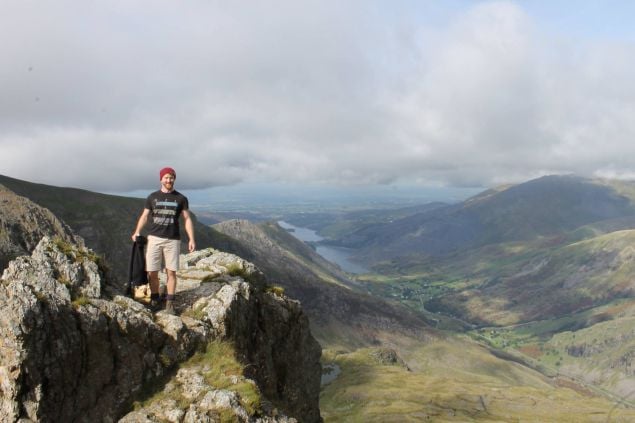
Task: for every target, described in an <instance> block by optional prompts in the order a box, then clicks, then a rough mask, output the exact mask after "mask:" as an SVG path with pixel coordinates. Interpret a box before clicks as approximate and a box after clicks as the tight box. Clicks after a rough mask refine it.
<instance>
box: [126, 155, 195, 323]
mask: <svg viewBox="0 0 635 423" xmlns="http://www.w3.org/2000/svg"><path fill="white" fill-rule="evenodd" d="M159 179H160V181H161V189H160V190H158V191H155V192H153V193H152V194H150V195H149V196H148V198H147V199H146V203H145V208H144V209H143V213H141V217H139V221H138V222H137V227H136V229H135V231H134V233H133V234H132V240H133V241H134V240H135V239H136V237H137V236H139V235H140V234H141V230H142V229H143V228H144V227H145V226H146V224H147V223H148V221H149V220H150V218H151V220H150V231H149V232H148V245H147V249H146V270H147V271H148V279H149V280H150V308H151V309H152V310H153V311H156V310H158V309H159V307H160V301H159V271H160V270H161V267H162V266H161V265H162V263H165V268H166V271H167V278H168V281H167V296H166V302H165V311H166V312H168V313H169V314H174V294H175V292H176V271H177V270H179V254H180V249H181V233H180V228H179V217H180V216H181V215H182V216H183V221H184V222H185V232H187V236H188V238H189V244H188V249H189V251H190V252H192V251H194V250H195V249H196V241H195V240H194V223H193V221H192V218H191V216H190V212H189V204H188V201H187V197H185V196H184V195H182V194H180V193H179V192H178V191H176V190H175V189H174V181H175V180H176V172H175V171H174V169H172V168H171V167H165V168H163V169H161V171H160V172H159Z"/></svg>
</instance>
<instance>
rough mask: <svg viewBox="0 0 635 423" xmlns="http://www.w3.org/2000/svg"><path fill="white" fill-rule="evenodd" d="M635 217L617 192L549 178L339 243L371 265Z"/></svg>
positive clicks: (581, 180) (597, 185)
mask: <svg viewBox="0 0 635 423" xmlns="http://www.w3.org/2000/svg"><path fill="white" fill-rule="evenodd" d="M632 216H635V206H634V204H633V202H632V201H631V199H630V198H628V197H627V196H625V195H623V194H622V193H620V192H618V191H617V190H616V189H615V188H614V187H612V186H610V185H607V184H602V183H600V182H598V181H593V180H589V179H584V178H579V177H574V176H545V177H542V178H539V179H536V180H533V181H529V182H526V183H523V184H518V185H514V186H511V187H505V188H503V189H501V190H489V191H486V192H484V193H482V194H480V195H478V196H476V197H473V198H471V199H468V200H467V201H464V202H463V203H460V204H457V205H452V206H448V207H443V208H438V209H434V210H431V211H429V212H424V213H419V214H416V215H414V216H409V217H406V218H403V219H400V220H397V221H394V222H391V223H386V224H379V225H373V226H371V227H368V228H365V229H361V230H359V231H356V232H354V233H352V234H349V235H347V236H345V237H344V238H341V239H338V240H337V243H338V244H339V245H343V246H347V247H351V248H357V249H359V250H360V253H359V257H360V258H362V259H364V260H365V261H366V262H367V263H378V262H380V261H382V260H385V259H387V258H394V257H400V256H408V255H432V256H440V255H445V254H449V253H452V252H456V251H464V250H470V249H474V248H478V247H482V246H484V245H488V244H495V243H501V242H511V241H530V240H535V239H537V238H539V237H543V236H553V235H556V234H562V233H566V232H568V231H572V230H574V229H576V228H578V227H581V226H584V225H589V224H592V223H594V222H599V221H606V220H610V219H618V218H624V217H632Z"/></svg>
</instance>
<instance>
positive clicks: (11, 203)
mask: <svg viewBox="0 0 635 423" xmlns="http://www.w3.org/2000/svg"><path fill="white" fill-rule="evenodd" d="M43 236H50V237H58V238H60V239H63V240H65V241H69V242H75V243H82V241H81V240H80V239H79V238H76V237H75V236H74V235H73V233H72V231H71V229H70V228H69V227H68V226H67V225H66V224H65V223H63V222H62V221H60V220H59V219H58V218H57V217H55V216H54V215H53V213H51V212H50V211H49V210H47V209H45V208H43V207H40V206H38V205H37V204H35V203H33V202H32V201H30V200H29V199H27V198H25V197H21V196H19V195H17V194H15V193H13V192H12V191H10V190H8V189H7V188H5V187H4V186H3V185H0V271H1V270H2V269H4V268H5V267H6V266H7V264H8V263H9V261H11V260H13V259H14V258H16V257H18V256H21V255H24V254H31V251H33V249H34V248H35V246H36V245H37V244H38V242H40V239H42V237H43Z"/></svg>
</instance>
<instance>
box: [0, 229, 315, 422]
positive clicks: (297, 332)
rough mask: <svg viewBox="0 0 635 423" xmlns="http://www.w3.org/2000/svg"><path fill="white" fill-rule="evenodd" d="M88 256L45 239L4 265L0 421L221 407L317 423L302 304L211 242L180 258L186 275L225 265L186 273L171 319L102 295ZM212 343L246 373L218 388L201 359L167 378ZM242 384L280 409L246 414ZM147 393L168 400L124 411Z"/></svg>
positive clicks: (208, 416) (103, 418)
mask: <svg viewBox="0 0 635 423" xmlns="http://www.w3.org/2000/svg"><path fill="white" fill-rule="evenodd" d="M93 257H94V256H93V255H92V254H91V252H90V251H88V250H86V249H83V248H81V247H72V248H68V246H66V245H60V244H59V243H56V242H55V241H51V240H50V239H48V238H44V239H43V240H42V241H41V242H40V243H39V244H38V245H37V247H36V248H35V250H34V252H33V254H32V255H31V257H20V258H18V259H16V260H14V261H13V262H11V263H10V264H9V266H8V267H7V269H6V270H5V271H4V273H3V275H2V279H0V309H1V310H2V313H1V314H0V421H3V422H5V421H6V422H17V421H77V422H84V421H85V422H114V421H117V420H119V419H120V421H124V422H150V421H153V422H154V421H174V422H182V421H196V422H201V421H218V420H219V416H220V415H221V414H222V413H230V414H231V415H232V416H234V417H233V418H234V419H236V420H237V421H262V422H269V421H271V422H274V421H281V422H286V421H289V422H291V421H295V419H294V418H297V419H299V420H300V421H303V422H318V421H321V417H320V414H319V408H318V401H319V388H320V373H321V370H320V364H319V359H320V353H321V350H320V346H319V344H318V343H317V342H316V341H315V339H314V338H313V337H312V335H311V333H310V331H309V326H308V320H307V318H306V316H305V315H304V313H303V312H302V309H301V308H300V306H299V303H297V302H296V301H292V300H289V299H287V298H285V297H283V296H277V295H273V294H269V293H268V292H267V291H266V289H265V287H266V280H265V279H264V276H263V275H262V273H260V272H259V271H258V269H256V268H255V267H254V266H253V265H252V264H251V263H248V262H245V261H244V260H242V259H241V258H239V257H236V256H232V255H229V254H226V253H220V252H218V251H216V250H212V249H209V250H203V251H198V252H196V253H194V254H193V255H188V256H184V257H183V262H185V263H191V265H190V266H191V267H190V268H188V269H184V270H183V271H182V272H181V275H182V276H184V277H185V276H187V272H188V271H193V272H194V271H195V272H198V273H197V275H199V276H200V272H201V271H204V270H205V269H206V268H209V272H210V275H211V274H214V275H216V273H217V271H218V269H219V268H222V269H223V270H222V272H221V274H220V277H219V280H220V281H218V280H216V281H215V282H211V283H210V282H204V281H203V279H205V278H202V279H201V278H199V279H198V282H192V281H194V280H195V279H194V278H192V279H191V280H190V282H191V283H189V284H187V286H186V287H182V288H184V290H181V291H180V292H179V293H178V296H177V301H176V302H177V307H176V310H177V314H178V315H177V316H171V315H168V314H167V313H164V312H158V313H156V314H154V315H153V314H152V313H150V312H149V311H148V310H147V309H146V308H145V307H144V306H143V305H142V304H140V303H138V302H136V301H134V300H132V299H130V298H127V297H121V296H115V297H114V298H112V299H111V300H110V299H106V298H104V297H103V296H102V295H101V287H102V286H103V284H104V279H103V275H102V274H101V273H100V272H99V268H98V267H97V265H96V263H95V262H94V261H93ZM231 269H233V270H234V271H235V272H236V274H234V275H231V274H230V271H231ZM215 277H216V276H215ZM246 279H249V280H250V282H246ZM215 339H216V340H223V341H229V342H231V343H232V345H234V348H235V351H236V354H237V355H238V357H237V359H238V360H239V361H240V362H241V363H243V365H244V366H245V370H244V375H234V376H232V378H231V379H230V382H229V386H226V387H222V388H218V387H214V386H210V385H209V384H208V383H207V382H206V379H205V377H204V375H205V372H206V371H208V369H207V370H206V367H205V365H204V363H203V364H202V365H200V366H198V367H194V368H188V369H181V370H179V371H178V372H176V374H174V375H173V376H171V375H172V374H173V373H172V372H173V371H174V369H175V368H176V365H177V364H178V363H181V362H183V361H185V360H187V359H188V358H189V357H191V356H192V355H193V354H194V353H195V352H196V351H197V350H199V349H200V348H201V347H203V346H205V345H207V344H208V343H209V342H211V341H212V340H215ZM245 383H250V384H253V385H254V386H257V388H258V391H259V392H260V393H261V395H262V398H263V402H265V403H267V404H269V403H274V404H276V407H278V408H279V409H280V412H274V410H273V408H271V409H269V408H268V409H265V408H264V407H263V410H261V411H260V414H259V416H258V417H255V416H252V415H249V412H248V411H247V410H246V409H245V408H244V407H243V406H242V405H241V398H240V394H239V393H238V391H232V386H233V385H236V386H238V385H240V384H243V385H244V384H245ZM148 388H152V389H154V390H155V391H163V392H164V393H165V395H163V396H162V397H159V398H158V399H157V400H155V401H152V402H151V403H149V404H146V405H144V406H143V407H142V408H140V409H138V410H135V411H131V404H132V402H133V401H134V400H136V399H138V398H141V397H143V396H141V397H140V395H141V393H142V392H143V391H144V390H147V389H148ZM179 398H180V400H177V399H179ZM223 410H224V411H223ZM287 416H293V417H287Z"/></svg>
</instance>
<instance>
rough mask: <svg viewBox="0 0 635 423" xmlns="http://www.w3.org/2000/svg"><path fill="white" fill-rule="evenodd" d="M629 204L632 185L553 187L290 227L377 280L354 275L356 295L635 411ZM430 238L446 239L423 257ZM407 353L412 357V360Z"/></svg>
mask: <svg viewBox="0 0 635 423" xmlns="http://www.w3.org/2000/svg"><path fill="white" fill-rule="evenodd" d="M522 185H525V186H522ZM506 191H516V192H511V193H510V192H506ZM563 192H564V193H565V194H566V195H565V194H563ZM632 192H633V186H632V185H629V184H627V183H624V182H619V183H618V182H613V181H600V180H593V181H591V180H583V179H578V178H573V177H548V178H542V180H537V181H530V182H528V183H526V184H521V186H519V187H504V188H502V189H500V190H492V191H490V192H486V193H483V194H480V195H477V196H476V197H475V198H471V199H468V200H467V201H465V202H463V203H460V204H455V205H434V206H431V207H430V209H429V210H423V211H422V210H416V209H409V210H400V211H399V212H393V215H392V216H390V214H389V213H387V212H386V211H375V212H374V213H371V212H365V213H364V214H362V215H360V213H359V212H357V213H356V214H357V217H358V220H355V219H354V218H352V217H351V214H346V215H343V216H342V215H339V216H337V215H332V216H331V220H330V221H329V219H328V218H327V217H326V216H324V215H323V214H321V215H317V216H316V217H315V220H314V221H313V222H312V221H311V217H310V215H307V214H304V215H302V216H291V217H285V219H287V220H289V221H291V222H294V223H295V224H303V225H306V226H307V227H311V228H314V229H316V230H317V233H318V234H320V235H322V236H324V237H325V238H327V243H330V244H332V245H346V246H348V247H349V248H352V249H353V251H355V253H354V254H353V259H357V260H358V261H359V262H361V263H363V264H364V265H366V266H368V267H369V268H371V269H372V271H371V272H367V273H365V274H351V275H350V276H351V278H352V279H354V280H355V281H357V282H358V283H359V284H360V285H357V287H358V289H361V290H362V291H364V292H366V293H370V294H371V295H373V296H376V297H379V298H384V299H387V300H389V301H390V302H392V303H394V304H401V305H405V306H407V307H409V308H411V309H412V310H414V311H416V312H417V313H418V314H420V315H421V316H425V317H426V319H427V321H429V322H432V326H433V327H434V328H435V329H437V330H440V331H441V332H442V333H445V334H455V335H456V334H462V335H460V336H461V337H468V338H469V339H471V340H473V341H474V342H476V343H477V345H481V346H483V347H485V348H487V349H488V350H489V351H490V353H492V354H494V355H495V356H496V357H498V358H499V359H503V360H506V361H512V362H517V363H520V364H522V365H523V366H524V367H525V368H526V369H529V370H532V371H536V372H538V373H539V374H541V375H542V376H543V377H545V378H547V379H548V380H549V381H550V383H554V384H556V385H559V386H568V387H569V388H571V387H573V388H574V390H577V391H578V392H586V394H587V395H592V396H600V397H603V398H605V399H609V400H610V401H613V402H614V403H615V404H620V406H629V407H631V406H635V397H634V396H633V392H635V390H634V388H635V377H634V374H635V372H633V371H632V370H631V363H632V359H633V356H634V355H635V353H634V352H633V351H635V344H633V337H634V335H633V334H634V333H635V329H634V325H633V323H634V319H633V316H634V313H635V301H634V300H633V299H632V298H633V297H634V294H635V267H634V266H635V255H634V252H635V248H634V246H635V231H633V230H632V229H631V228H633V227H634V226H635V219H634V213H633V195H632ZM501 197H503V198H501ZM532 197H533V198H532ZM534 203H536V204H540V207H539V208H535V207H532V204H534ZM474 208H476V209H477V211H476V212H474V211H473V210H472V209H474ZM501 209H503V210H506V213H509V215H506V214H504V213H502V212H501V211H500V210H501ZM378 215H380V216H381V215H383V218H378ZM395 215H399V216H398V217H396V218H395ZM360 216H364V217H365V218H360ZM466 216H471V217H469V218H466ZM474 216H480V217H478V218H475V217H474ZM497 216H498V217H497ZM514 216H515V217H514ZM457 227H459V228H461V232H462V233H463V235H461V236H460V237H455V234H456V233H457V232H456V231H455V229H453V228H457ZM386 234H393V235H391V236H387V235H386ZM394 234H399V236H397V235H394ZM430 234H433V235H434V236H435V237H440V238H442V239H441V240H439V239H435V240H434V241H433V242H432V243H430V244H431V245H430V244H427V245H423V244H425V243H426V240H428V239H429V237H432V236H433V235H430ZM466 234H467V235H466ZM475 234H476V235H475ZM322 242H324V241H322ZM390 243H392V244H394V246H391V247H386V244H390ZM402 246H413V248H405V247H403V248H402ZM399 248H402V250H399ZM394 249H397V250H399V251H404V252H403V253H400V254H396V253H395V251H394ZM453 336H454V335H453ZM468 338H463V339H468ZM463 348H465V346H464V345H463ZM415 349H416V348H415ZM399 351H400V353H401V354H402V356H408V355H409V353H412V351H413V349H410V348H405V349H399ZM352 354H355V353H352ZM450 354H457V352H453V353H450ZM327 356H328V354H327ZM337 356H338V355H337V354H335V355H334V357H337ZM415 356H416V354H415V355H410V357H415ZM417 362H419V360H417V359H415V360H414V362H412V361H408V363H409V365H412V363H417ZM414 367H416V366H414ZM343 373H346V369H345V367H344V371H343ZM336 384H337V382H336ZM331 389H333V390H335V389H336V388H334V387H329V388H327V389H326V390H325V392H328V391H329V390H331ZM510 389H511V387H510ZM324 395H326V394H324ZM585 415H586V414H585ZM488 418H491V416H489V417H488ZM488 418H485V420H488ZM470 419H474V420H478V417H477V416H476V415H473V416H471V417H470ZM459 420H460V419H459ZM538 420H539V419H538ZM561 420H564V421H566V418H565V417H564V416H561V417H560V418H558V419H557V421H561Z"/></svg>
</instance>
